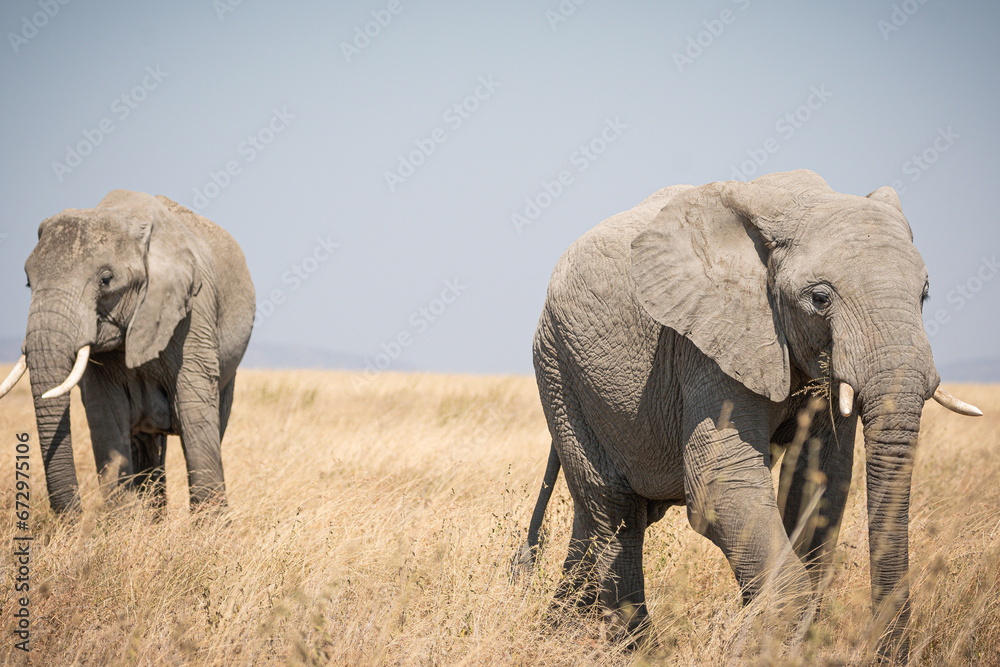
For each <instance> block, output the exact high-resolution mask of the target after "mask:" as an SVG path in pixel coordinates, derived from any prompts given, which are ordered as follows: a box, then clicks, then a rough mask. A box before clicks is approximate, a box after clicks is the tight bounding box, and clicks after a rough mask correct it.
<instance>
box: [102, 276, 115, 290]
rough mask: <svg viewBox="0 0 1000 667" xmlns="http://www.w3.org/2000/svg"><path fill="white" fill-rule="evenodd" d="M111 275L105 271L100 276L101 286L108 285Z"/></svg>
mask: <svg viewBox="0 0 1000 667" xmlns="http://www.w3.org/2000/svg"><path fill="white" fill-rule="evenodd" d="M112 277H113V276H112V275H111V274H110V273H106V274H104V275H103V276H101V287H107V286H108V285H110V284H111V278H112Z"/></svg>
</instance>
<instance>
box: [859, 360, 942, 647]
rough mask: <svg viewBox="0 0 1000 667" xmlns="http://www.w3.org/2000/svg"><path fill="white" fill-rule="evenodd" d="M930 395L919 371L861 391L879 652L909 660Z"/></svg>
mask: <svg viewBox="0 0 1000 667" xmlns="http://www.w3.org/2000/svg"><path fill="white" fill-rule="evenodd" d="M925 395H926V382H925V379H924V377H923V375H922V374H920V373H916V372H910V373H906V372H894V373H884V374H882V375H881V376H879V377H876V378H875V379H874V380H872V381H870V382H869V383H867V386H866V387H865V390H864V391H863V392H862V394H861V415H860V416H861V422H862V424H863V426H864V437H865V451H866V476H867V483H868V540H869V550H870V554H871V585H872V611H873V614H874V617H875V631H876V633H877V635H878V636H880V640H879V643H878V651H879V654H880V655H881V656H883V657H890V656H896V657H898V658H901V659H903V660H904V661H905V659H906V656H907V655H908V653H909V639H908V636H907V632H906V628H907V623H908V621H909V617H910V600H909V580H908V578H907V572H908V569H909V509H910V481H911V475H912V471H913V455H914V450H915V448H916V444H917V433H918V432H919V430H920V413H921V410H922V409H923V404H924V396H925Z"/></svg>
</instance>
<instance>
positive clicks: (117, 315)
mask: <svg viewBox="0 0 1000 667" xmlns="http://www.w3.org/2000/svg"><path fill="white" fill-rule="evenodd" d="M188 234H189V233H188V232H187V231H186V230H185V229H184V227H183V226H182V225H180V224H179V222H178V221H177V220H176V218H175V217H174V215H173V214H172V213H171V212H170V211H169V210H168V209H167V207H166V206H164V204H163V203H161V202H160V201H159V200H158V199H157V198H155V197H152V196H150V195H147V194H143V193H138V192H129V191H125V190H115V191H113V192H111V193H110V194H108V196H107V197H105V198H104V199H103V200H102V201H101V202H100V204H98V205H97V207H95V208H93V209H67V210H65V211H63V212H61V213H59V214H58V215H55V216H53V217H51V218H48V219H47V220H45V221H43V222H42V223H41V225H40V226H39V228H38V245H36V246H35V249H34V250H33V251H32V253H31V255H30V256H29V257H28V260H27V262H25V266H24V268H25V273H26V274H27V276H28V286H29V287H30V288H31V307H30V310H29V312H28V327H27V332H26V334H25V339H24V347H23V350H24V355H23V356H22V357H21V360H20V361H19V362H18V365H17V366H16V367H15V368H14V371H13V372H12V373H11V375H10V377H8V379H7V381H6V382H5V383H4V385H3V386H2V387H0V396H2V395H3V394H5V393H6V392H7V391H8V390H9V389H10V387H12V386H13V384H14V383H15V382H16V381H17V380H18V379H19V377H20V375H21V374H23V372H24V370H25V368H27V369H29V370H30V371H31V375H30V377H31V391H32V395H33V398H34V404H35V417H36V420H37V424H38V438H39V443H40V445H41V452H42V459H43V463H44V466H45V477H46V485H47V487H48V492H49V502H50V503H51V505H52V507H53V509H55V510H56V511H63V510H66V509H70V508H73V507H74V506H76V504H77V502H78V497H77V496H78V486H77V479H76V470H75V467H74V464H73V450H72V444H71V436H70V424H69V395H68V394H69V391H70V389H72V387H73V386H74V385H75V384H76V383H77V382H79V381H80V379H81V378H82V377H83V375H84V373H85V371H86V367H87V362H88V358H89V357H90V354H91V353H92V352H93V353H101V352H108V351H113V350H122V349H124V353H125V359H126V363H127V365H128V367H129V368H134V367H137V366H140V365H142V364H144V363H146V362H148V361H150V360H152V359H155V358H157V356H158V355H159V354H160V352H161V351H162V350H163V349H164V348H165V347H166V345H167V343H168V342H169V340H170V338H171V335H172V333H173V330H174V328H175V327H176V326H177V324H178V323H179V322H180V321H181V320H182V319H183V318H184V317H185V316H186V315H187V313H188V312H189V311H190V298H191V296H192V295H193V294H195V293H197V291H198V288H199V285H198V283H197V278H196V276H197V272H196V266H195V257H194V255H193V254H192V252H191V250H190V248H191V247H193V244H191V243H189V242H188V241H187V239H186V236H187V235H188ZM74 360H75V361H74Z"/></svg>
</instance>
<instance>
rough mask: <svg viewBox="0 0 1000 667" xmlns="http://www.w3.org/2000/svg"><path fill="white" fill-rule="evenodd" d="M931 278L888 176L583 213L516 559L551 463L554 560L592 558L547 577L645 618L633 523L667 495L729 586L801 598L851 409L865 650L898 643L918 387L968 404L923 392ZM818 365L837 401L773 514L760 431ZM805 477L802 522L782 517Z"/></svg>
mask: <svg viewBox="0 0 1000 667" xmlns="http://www.w3.org/2000/svg"><path fill="white" fill-rule="evenodd" d="M927 289H928V278H927V269H926V267H925V266H924V262H923V260H922V259H921V257H920V255H919V253H918V252H917V250H916V248H915V247H914V245H913V242H912V234H911V231H910V228H909V225H908V223H907V221H906V219H905V218H904V217H903V214H902V211H901V208H900V203H899V198H898V197H897V195H896V193H895V191H894V190H892V188H889V187H883V188H879V189H878V190H876V191H874V192H872V193H871V194H869V195H868V196H867V197H860V196H855V195H844V194H839V193H837V192H834V191H833V190H832V189H831V188H830V187H829V186H828V185H827V183H826V182H825V181H824V180H823V179H822V178H820V177H819V176H818V175H817V174H815V173H813V172H811V171H807V170H800V171H793V172H786V173H777V174H770V175H767V176H762V177H760V178H758V179H756V180H754V181H753V182H751V183H742V182H739V181H731V182H720V183H710V184H708V185H704V186H701V187H691V186H673V187H669V188H665V189H663V190H660V191H659V192H656V193H655V194H653V195H652V196H650V197H649V198H648V199H646V200H645V201H643V202H642V203H641V204H639V205H638V206H636V207H635V208H634V209H632V210H630V211H626V212H624V213H621V214H619V215H616V216H614V217H612V218H610V219H608V220H606V221H605V222H603V223H601V224H600V225H598V226H597V227H596V228H594V229H593V230H591V231H590V232H588V233H587V234H585V235H584V236H583V237H582V238H580V239H579V240H578V241H577V242H576V243H574V244H573V245H572V246H571V247H570V248H569V249H568V250H567V251H566V253H565V254H564V255H563V257H562V258H561V259H560V260H559V263H558V264H557V265H556V267H555V270H554V271H553V274H552V279H551V282H550V284H549V289H548V295H547V298H546V301H545V306H544V309H543V311H542V315H541V319H540V321H539V323H538V328H537V331H536V333H535V339H534V364H535V373H536V377H537V380H538V387H539V392H540V395H541V401H542V406H543V408H544V412H545V416H546V419H547V421H548V425H549V430H550V432H551V435H552V450H551V453H550V457H549V466H548V470H547V471H546V475H545V482H544V484H543V487H542V492H541V494H540V496H539V499H538V503H537V504H536V508H535V514H534V516H533V517H532V525H531V527H530V529H529V539H528V545H527V550H526V554H527V556H528V558H529V559H530V558H531V556H532V555H533V550H534V548H535V547H536V545H537V543H538V529H539V526H540V524H541V520H542V516H543V514H544V511H545V505H546V503H547V500H548V495H549V493H551V487H552V484H553V483H554V482H555V480H556V476H557V475H558V471H559V467H560V465H561V466H562V468H563V470H564V471H565V475H566V482H567V485H568V486H569V490H570V494H571V495H572V498H573V503H574V519H573V533H572V540H571V542H570V549H569V554H568V556H567V558H566V563H565V574H566V575H572V574H573V573H574V572H580V571H583V572H590V573H592V576H591V577H590V578H589V581H587V582H585V581H584V580H582V579H581V578H580V577H579V576H577V577H576V578H574V577H572V576H567V577H566V578H565V579H564V581H563V584H562V585H561V587H560V590H559V593H558V594H557V595H559V596H566V595H568V594H570V593H577V594H580V593H581V591H582V598H583V602H585V603H589V602H593V601H595V600H597V601H599V602H600V603H602V604H603V605H605V606H607V607H610V608H612V609H615V610H617V614H618V618H619V620H620V622H621V623H623V624H624V627H625V628H627V630H628V631H629V632H630V633H632V632H636V631H639V630H641V628H642V626H643V624H644V621H645V619H646V614H647V611H646V606H645V597H644V591H643V574H642V543H643V535H644V532H645V530H646V527H647V526H649V524H651V523H652V522H654V521H657V520H658V519H660V518H661V517H662V516H663V514H664V512H665V510H666V508H667V507H668V506H670V505H675V504H685V505H686V506H687V512H688V518H689V520H690V523H691V525H692V527H694V529H695V530H697V531H698V532H699V533H701V534H703V535H705V536H706V537H708V538H709V539H710V540H712V541H713V542H714V543H715V544H716V545H718V546H719V548H721V549H722V551H723V552H724V553H725V555H726V557H727V558H728V560H729V563H730V565H731V566H732V569H733V572H734V573H735V575H736V579H737V581H738V582H739V585H740V587H741V590H742V592H743V597H744V600H750V599H752V598H754V597H755V596H756V595H757V594H758V593H759V592H760V591H761V590H762V589H765V588H767V589H768V590H769V591H774V592H777V593H779V594H781V595H783V596H784V595H793V596H794V595H798V596H799V597H798V598H794V597H793V598H791V599H792V600H795V601H796V602H797V604H804V603H805V601H806V600H807V599H810V597H811V596H810V593H809V591H810V589H811V588H812V587H813V586H814V585H815V584H816V583H817V579H818V577H819V575H820V573H821V572H822V571H823V569H824V566H825V565H826V564H828V562H829V554H830V552H831V550H832V549H833V547H834V546H835V543H836V539H837V531H838V528H839V524H840V520H841V517H842V514H843V509H844V505H845V502H846V499H847V492H848V488H849V485H850V481H851V468H852V463H853V460H852V459H853V451H854V450H853V442H854V434H855V430H856V424H857V415H858V414H860V417H861V422H862V424H863V426H864V435H865V444H866V451H867V480H868V520H869V529H870V543H871V563H872V565H871V573H872V601H873V606H874V609H875V611H876V614H877V616H878V619H879V622H880V623H882V624H883V625H882V626H881V627H884V628H886V629H887V632H886V635H885V637H886V638H887V641H886V642H885V643H884V644H883V646H882V649H883V651H899V652H902V653H905V651H906V650H907V645H906V639H905V636H904V630H905V626H906V623H907V619H908V616H909V603H908V588H907V586H908V584H907V580H906V573H907V568H908V560H907V558H908V505H909V490H910V470H911V465H912V461H913V452H914V448H915V446H916V442H917V432H918V430H919V426H920V414H921V410H922V408H923V404H924V401H925V400H926V399H928V398H930V397H932V396H934V397H935V398H938V399H939V402H941V403H943V404H945V405H946V406H948V407H950V408H951V409H953V410H955V411H956V412H962V413H965V414H981V413H980V412H979V411H978V410H977V409H976V408H974V407H973V406H969V405H967V404H964V403H962V402H961V401H958V399H955V398H953V397H951V396H949V395H947V394H945V393H944V392H943V391H941V390H939V389H938V383H939V381H940V378H939V377H938V374H937V372H936V371H935V368H934V362H933V359H932V357H931V349H930V344H929V343H928V340H927V336H926V335H925V333H924V328H923V323H922V320H921V310H922V303H923V301H924V300H925V299H926V297H927ZM816 380H819V381H820V383H819V384H820V386H821V389H820V391H824V392H826V393H827V396H829V397H830V398H831V399H833V398H834V397H836V401H837V402H838V403H839V409H838V410H836V411H834V410H833V409H832V408H831V409H828V410H821V411H819V413H818V414H816V415H815V418H814V419H813V420H812V423H811V425H810V426H809V427H808V428H809V434H808V436H809V437H815V438H818V440H819V441H820V442H821V443H822V446H821V448H820V449H819V451H818V452H817V453H816V455H815V456H814V457H812V458H813V461H814V466H815V468H817V469H818V470H819V471H820V472H821V473H822V476H819V477H818V481H817V475H815V473H814V474H813V475H809V474H808V473H809V470H808V466H807V460H808V459H809V458H810V457H808V456H805V455H803V456H800V457H798V459H797V464H796V463H795V462H793V463H792V465H793V466H794V468H793V469H794V474H793V475H792V476H791V480H790V483H789V484H788V486H787V489H786V496H787V497H786V498H784V507H783V511H779V505H778V502H777V498H776V495H775V491H774V488H773V484H772V479H771V475H770V467H771V464H772V455H771V452H770V451H769V450H770V447H769V446H770V444H771V443H773V444H774V445H775V446H778V447H784V446H787V445H788V444H789V443H791V442H792V441H793V440H794V439H795V435H796V418H797V415H798V413H799V412H800V410H802V409H803V408H804V407H805V406H806V404H807V402H808V400H809V396H808V395H807V394H806V393H803V392H802V391H801V390H803V389H804V388H805V387H806V385H807V383H810V382H815V381H816ZM855 393H856V396H857V400H855ZM831 402H832V401H831ZM855 408H857V409H858V410H857V413H856V412H855ZM799 435H800V438H801V436H803V435H806V434H804V433H800V434H799ZM799 442H800V443H801V439H800V440H799ZM810 479H812V480H813V484H812V487H810V486H809V484H810ZM823 480H825V493H823V495H822V502H820V503H819V504H818V514H819V517H820V518H819V520H818V521H815V522H813V524H812V525H814V526H816V529H815V531H812V530H801V529H800V530H798V531H796V526H797V525H799V524H800V519H802V520H805V519H806V518H807V516H806V515H809V514H812V512H811V510H812V508H813V507H815V506H816V501H818V500H819V497H818V493H819V492H822V490H823V488H824V487H823V486H822V482H823ZM813 488H819V489H820V491H819V492H817V494H813V493H812V492H811V489H813ZM790 535H792V536H794V537H795V538H796V539H795V543H794V544H792V542H791V541H790V539H789V536H790ZM579 565H584V566H586V567H585V568H583V569H582V570H580V569H574V566H579ZM810 575H812V581H811V580H810ZM768 577H773V578H771V579H769V578H768ZM769 581H773V582H776V585H774V586H770V585H768V582H769ZM587 585H589V586H592V587H593V588H592V589H588V588H587ZM785 599H786V600H788V599H789V598H785ZM794 606H797V605H793V607H794ZM798 608H800V609H802V607H798Z"/></svg>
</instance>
